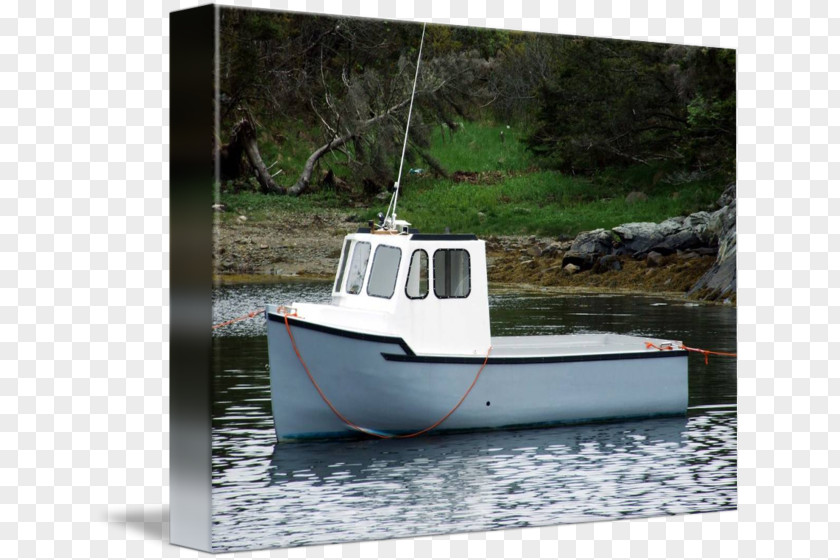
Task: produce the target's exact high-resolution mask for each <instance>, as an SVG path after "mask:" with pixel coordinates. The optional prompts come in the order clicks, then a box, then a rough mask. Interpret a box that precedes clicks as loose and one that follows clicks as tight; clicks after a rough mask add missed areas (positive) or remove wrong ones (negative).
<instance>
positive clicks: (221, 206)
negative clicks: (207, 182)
mask: <svg viewBox="0 0 840 560" xmlns="http://www.w3.org/2000/svg"><path fill="white" fill-rule="evenodd" d="M210 208H212V209H213V211H214V212H224V211H225V210H227V206H226V205H224V204H214V205H213V206H211V207H210Z"/></svg>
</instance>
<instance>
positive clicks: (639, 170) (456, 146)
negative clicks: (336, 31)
mask: <svg viewBox="0 0 840 560" xmlns="http://www.w3.org/2000/svg"><path fill="white" fill-rule="evenodd" d="M500 133H503V134H500ZM523 134H524V131H522V130H518V129H517V128H516V127H512V128H508V127H507V125H498V124H494V123H489V122H482V123H469V122H467V123H464V126H463V127H462V128H461V129H459V130H458V131H457V132H455V133H454V134H451V135H450V134H448V133H447V134H445V135H444V134H439V133H438V134H432V145H431V147H430V149H429V152H430V154H431V155H432V156H433V157H434V158H435V159H436V160H438V161H439V162H440V163H441V165H442V166H443V167H444V168H445V169H446V170H447V171H448V172H449V173H451V174H453V177H452V178H437V177H434V176H433V174H432V173H431V171H430V170H429V169H424V170H423V172H422V173H408V170H409V169H410V168H412V167H415V168H425V165H424V164H423V163H421V162H419V161H416V162H414V163H413V164H411V163H409V162H406V165H405V168H404V171H403V180H402V190H401V194H400V201H399V208H398V215H399V217H400V218H401V219H405V220H408V221H409V222H411V223H412V224H413V225H414V226H416V227H418V228H419V229H420V230H421V231H424V232H430V233H431V232H441V231H443V230H444V229H445V228H447V227H448V228H449V229H450V230H451V231H452V232H474V233H479V234H485V235H491V234H496V235H545V236H566V237H572V236H574V235H576V234H577V233H579V232H581V231H586V230H591V229H595V228H599V227H603V228H610V227H614V226H617V225H619V224H622V223H627V222H635V221H652V222H659V221H662V220H664V219H666V218H669V217H672V216H679V215H687V214H690V213H692V212H696V211H698V210H704V209H708V208H709V207H710V205H713V204H714V202H715V201H716V200H717V198H718V196H720V193H721V192H722V191H723V188H724V183H723V181H721V180H715V179H709V178H704V179H696V178H693V177H692V176H690V175H687V174H685V173H680V172H679V170H676V169H669V168H667V167H661V166H660V167H658V166H656V165H639V166H637V167H633V168H629V169H622V170H605V171H603V172H602V173H601V174H599V175H597V176H595V177H571V176H567V175H563V174H560V173H557V172H555V171H552V170H549V169H545V168H543V167H541V162H539V161H538V160H536V159H535V158H534V157H533V156H532V155H531V154H530V153H529V152H528V151H527V150H526V149H525V146H524V143H523V142H522V141H521V139H522V135H523ZM502 136H504V141H503V140H502ZM261 148H262V146H261ZM306 151H307V150H301V149H297V148H296V151H295V153H296V152H300V153H301V154H303V153H305V152H306ZM265 153H266V154H269V155H270V157H271V158H275V157H278V153H277V148H276V146H274V145H271V144H270V143H267V145H266V147H265ZM266 160H267V161H269V158H266ZM281 160H282V157H281ZM295 163H296V162H295V161H287V162H286V164H287V165H288V166H289V172H288V173H287V175H286V177H287V178H286V179H285V180H284V181H290V180H292V176H296V173H295V170H294V165H295ZM329 163H330V160H329V158H325V160H324V162H323V164H324V167H326V166H327V165H329ZM334 171H335V173H336V174H337V175H339V176H341V167H335V168H334ZM459 171H460V172H465V173H464V174H457V173H455V172H459ZM459 176H460V178H461V180H460V181H459V180H458V177H459ZM394 178H395V179H396V171H394ZM351 188H353V189H357V190H358V192H359V193H361V187H360V186H355V185H351ZM631 192H640V193H643V196H640V197H636V198H639V199H638V200H635V201H633V202H628V201H627V200H626V199H627V195H628V194H629V193H631ZM221 202H223V203H225V204H226V205H227V206H228V208H229V210H230V211H229V212H226V213H225V214H224V215H223V217H222V220H223V223H224V222H225V221H232V220H235V219H236V217H237V216H238V215H240V214H243V215H246V216H248V220H249V221H251V222H253V221H257V222H259V221H263V220H277V219H282V215H283V214H284V213H289V212H296V213H317V211H318V209H320V208H330V209H343V210H346V211H347V213H348V215H354V216H356V217H357V219H358V220H359V221H360V222H365V221H367V220H368V219H372V218H373V217H374V216H375V215H376V213H377V212H380V211H384V210H385V207H386V206H387V203H388V201H387V199H385V200H384V201H383V200H377V199H374V200H370V199H362V198H361V196H360V194H359V195H357V194H355V192H351V193H348V192H343V191H339V192H333V191H324V190H318V188H317V187H316V186H313V187H312V189H311V192H309V193H307V194H305V195H303V196H300V197H298V198H294V197H286V196H272V195H262V194H258V193H255V192H248V191H247V190H243V191H241V192H239V193H237V194H233V193H232V192H223V193H222V196H221Z"/></svg>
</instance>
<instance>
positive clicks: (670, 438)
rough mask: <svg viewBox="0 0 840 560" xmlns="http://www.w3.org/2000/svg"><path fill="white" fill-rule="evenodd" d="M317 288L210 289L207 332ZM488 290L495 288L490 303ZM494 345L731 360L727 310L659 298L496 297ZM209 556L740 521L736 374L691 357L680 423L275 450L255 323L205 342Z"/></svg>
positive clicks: (325, 292)
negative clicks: (680, 521) (653, 342)
mask: <svg viewBox="0 0 840 560" xmlns="http://www.w3.org/2000/svg"><path fill="white" fill-rule="evenodd" d="M329 290H330V284H329V283H321V282H286V283H282V284H251V285H237V286H222V287H219V288H217V289H216V291H215V293H214V308H213V313H214V322H215V323H218V322H222V321H224V320H227V319H230V318H233V317H236V316H239V315H242V314H243V313H245V312H247V311H250V310H252V309H257V308H259V307H261V306H263V305H264V304H266V303H281V302H291V301H294V300H298V301H324V302H326V301H328V300H329ZM493 291H494V290H493V289H492V287H491V292H493ZM495 291H496V295H491V298H490V307H491V308H490V321H491V325H492V327H491V328H492V331H493V334H494V335H528V334H568V333H584V332H616V333H624V334H637V335H643V336H651V337H661V338H667V339H676V340H683V341H684V342H685V343H686V344H687V345H689V346H695V347H700V348H710V349H715V350H722V351H729V352H734V351H735V341H736V312H735V309H733V308H729V307H720V306H707V305H697V304H685V303H684V302H681V301H673V300H667V299H662V298H656V297H646V296H628V295H580V294H568V293H566V294H564V293H561V292H556V291H547V290H529V291H524V290H516V291H510V290H501V291H500V290H495ZM213 344H214V346H213V347H214V351H215V359H214V379H215V391H216V395H215V401H214V404H213V407H214V408H213V508H214V523H215V526H214V532H213V538H214V541H213V542H214V547H216V548H218V549H220V550H225V549H227V550H235V549H243V548H267V547H277V546H296V545H308V544H321V543H330V542H347V541H356V540H368V539H383V538H396V537H407V536H414V535H424V534H440V533H450V532H466V531H478V530H482V531H483V530H491V529H501V528H513V527H522V526H526V525H553V524H557V523H571V522H580V521H597V520H604V519H616V518H628V517H646V516H656V515H672V514H681V513H690V512H707V511H718V510H722V509H732V508H735V507H736V478H735V477H736V459H735V457H736V409H735V402H736V386H735V380H736V373H735V360H734V359H731V358H715V357H712V358H711V361H710V364H709V365H708V366H706V365H704V364H703V359H702V357H699V356H695V355H693V356H690V357H689V407H690V408H689V413H688V415H687V417H680V418H667V419H654V420H641V421H633V422H621V423H610V424H598V425H587V426H571V427H559V428H549V429H535V430H515V431H488V432H476V433H470V434H458V435H442V436H434V435H431V436H425V437H420V438H416V439H410V440H367V439H362V440H352V441H340V442H312V443H283V444H278V443H276V440H275V436H274V428H273V423H272V418H271V400H270V391H269V377H268V356H267V343H266V339H265V321H264V320H263V319H262V318H255V319H252V320H249V321H245V322H242V323H238V324H235V325H232V326H230V327H226V328H223V329H219V330H218V331H216V333H215V335H214V339H213Z"/></svg>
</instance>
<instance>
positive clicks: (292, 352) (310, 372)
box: [266, 216, 688, 440]
mask: <svg viewBox="0 0 840 560" xmlns="http://www.w3.org/2000/svg"><path fill="white" fill-rule="evenodd" d="M394 218H395V216H394ZM392 224H393V225H394V226H396V227H391V228H388V229H380V230H376V229H375V228H370V229H360V230H359V231H358V232H357V233H353V234H350V235H347V236H346V237H345V240H344V248H343V251H342V253H341V258H340V261H339V266H338V271H337V273H336V277H335V282H334V283H333V287H332V301H331V303H329V304H314V303H305V302H294V303H291V304H287V305H281V306H279V307H277V306H272V307H269V308H268V309H267V310H266V316H267V319H268V350H269V363H270V370H271V400H272V408H273V414H274V425H275V429H276V432H277V438H278V440H287V439H302V438H321V437H336V436H338V437H341V436H351V435H354V434H356V435H358V433H359V432H365V433H368V434H372V435H378V436H380V437H393V436H397V437H406V436H411V435H416V434H419V433H426V432H431V431H443V430H473V429H488V428H507V427H514V426H517V427H519V426H536V425H555V424H564V423H582V422H590V421H606V420H616V419H626V418H641V417H653V416H664V415H681V414H685V412H686V407H687V401H688V363H687V362H688V360H687V354H688V352H687V351H685V350H682V349H679V348H680V342H677V341H666V340H659V339H651V338H644V337H635V336H626V335H617V334H579V335H562V336H514V337H494V336H491V333H490V318H489V305H488V290H487V268H486V259H485V245H484V241H482V240H479V239H477V238H476V237H475V236H474V235H448V234H444V235H428V234H420V233H412V232H411V230H409V229H408V224H407V223H405V222H402V221H396V220H395V219H394V221H393V222H392ZM661 348H672V349H669V350H664V351H663V350H661Z"/></svg>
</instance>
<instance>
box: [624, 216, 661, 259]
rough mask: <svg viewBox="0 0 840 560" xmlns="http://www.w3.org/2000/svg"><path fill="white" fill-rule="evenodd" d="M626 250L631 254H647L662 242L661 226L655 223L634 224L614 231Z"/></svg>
mask: <svg viewBox="0 0 840 560" xmlns="http://www.w3.org/2000/svg"><path fill="white" fill-rule="evenodd" d="M612 231H613V233H615V234H616V235H617V236H618V238H619V240H620V242H621V244H622V245H623V246H624V248H625V250H626V251H628V252H631V253H646V252H647V251H650V250H651V248H653V247H654V246H655V245H657V244H659V243H660V242H661V241H662V234H661V233H660V232H659V226H658V225H657V224H655V223H653V222H632V223H629V224H622V225H620V226H617V227H614V228H613V229H612Z"/></svg>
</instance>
